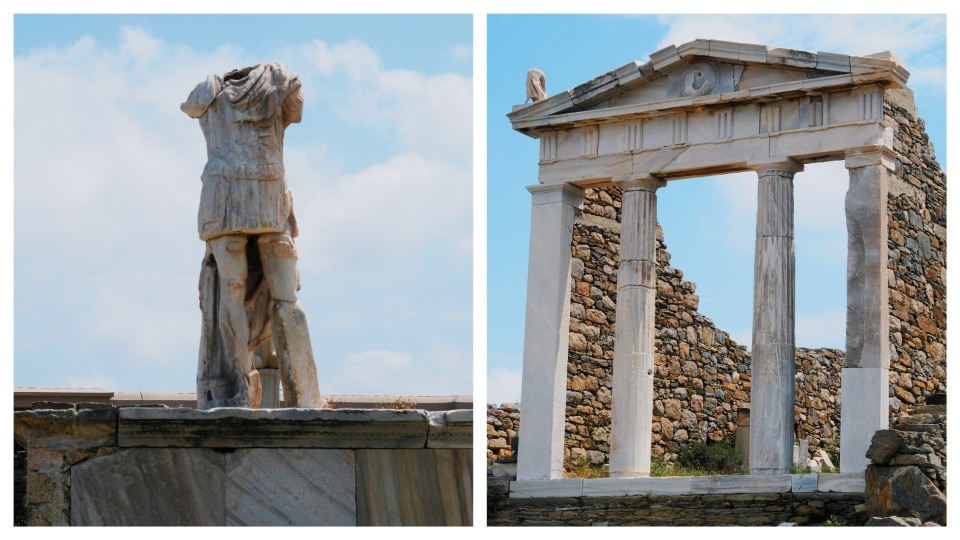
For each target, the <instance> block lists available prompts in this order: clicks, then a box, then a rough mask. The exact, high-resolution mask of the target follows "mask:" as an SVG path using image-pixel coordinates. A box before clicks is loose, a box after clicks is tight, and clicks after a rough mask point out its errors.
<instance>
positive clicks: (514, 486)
mask: <svg viewBox="0 0 960 540" xmlns="http://www.w3.org/2000/svg"><path fill="white" fill-rule="evenodd" d="M583 482H584V479H583V478H559V479H556V480H517V481H516V482H510V497H511V498H513V499H529V498H535V497H582V496H583Z"/></svg>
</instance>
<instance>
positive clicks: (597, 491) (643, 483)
mask: <svg viewBox="0 0 960 540" xmlns="http://www.w3.org/2000/svg"><path fill="white" fill-rule="evenodd" d="M690 479H691V477H689V476H670V477H657V478H588V479H584V481H583V496H584V497H622V496H627V495H683V494H686V493H690Z"/></svg>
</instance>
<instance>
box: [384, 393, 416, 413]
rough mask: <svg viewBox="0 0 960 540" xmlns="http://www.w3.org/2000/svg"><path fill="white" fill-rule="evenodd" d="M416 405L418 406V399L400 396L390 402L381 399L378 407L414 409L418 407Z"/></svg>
mask: <svg viewBox="0 0 960 540" xmlns="http://www.w3.org/2000/svg"><path fill="white" fill-rule="evenodd" d="M416 406H417V402H416V401H414V400H412V399H408V398H405V397H403V396H401V397H398V398H397V399H395V400H393V401H391V402H389V403H384V402H382V401H381V402H380V403H377V408H378V409H398V410H399V409H413V408H416Z"/></svg>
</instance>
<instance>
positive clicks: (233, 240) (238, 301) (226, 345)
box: [207, 235, 260, 407]
mask: <svg viewBox="0 0 960 540" xmlns="http://www.w3.org/2000/svg"><path fill="white" fill-rule="evenodd" d="M207 244H208V245H209V246H210V250H211V251H212V252H213V257H214V259H216V261H217V270H218V273H219V278H220V304H219V326H220V328H219V330H220V338H221V340H222V343H223V352H224V356H225V357H226V358H227V360H228V364H232V365H233V366H235V368H236V372H235V375H234V376H235V377H236V379H237V394H236V395H235V396H233V397H231V398H229V399H228V403H227V405H228V406H233V407H257V406H259V404H260V379H259V376H258V374H257V371H256V369H254V367H253V355H252V354H251V352H250V349H249V347H248V342H249V337H250V336H249V334H250V328H249V323H248V321H247V311H246V307H245V306H244V299H245V297H246V288H247V287H246V282H247V254H246V246H247V238H246V236H243V235H228V236H220V237H217V238H213V239H210V240H207Z"/></svg>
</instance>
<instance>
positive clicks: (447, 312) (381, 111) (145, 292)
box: [12, 15, 473, 395]
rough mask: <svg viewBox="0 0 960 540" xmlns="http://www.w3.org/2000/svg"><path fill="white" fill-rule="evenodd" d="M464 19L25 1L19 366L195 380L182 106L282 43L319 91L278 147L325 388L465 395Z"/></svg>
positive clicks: (157, 387) (156, 383) (194, 259)
mask: <svg viewBox="0 0 960 540" xmlns="http://www.w3.org/2000/svg"><path fill="white" fill-rule="evenodd" d="M472 28H473V26H472V20H471V17H470V16H469V15H448V16H419V15H405V16H396V15H394V16H381V17H376V16H332V15H327V16H323V15H317V16H310V15H297V16H230V15H214V16H191V15H185V16H182V15H159V16H146V15H136V16H101V15H79V16H75V15H71V16H49V15H40V16H25V15H18V16H16V17H15V20H14V65H13V74H14V81H15V82H14V96H13V101H14V106H15V114H14V145H13V148H14V152H13V157H14V185H13V189H12V191H13V199H14V209H15V217H14V238H13V250H14V275H15V280H14V298H15V302H14V308H13V311H14V332H13V337H14V348H13V349H14V350H13V352H14V384H15V386H70V387H102V388H105V389H107V390H113V391H149V392H159V391H180V392H183V391H192V390H193V389H194V387H195V386H194V385H195V382H194V380H195V376H196V362H197V350H198V345H199V333H200V313H199V308H198V304H197V278H198V273H199V268H200V266H199V265H200V260H201V258H202V256H203V253H204V244H203V242H202V241H200V240H199V239H198V238H197V232H196V211H197V204H198V202H199V194H200V181H199V177H200V172H201V170H202V169H203V166H204V163H205V161H206V150H205V143H204V139H203V136H202V133H201V131H200V128H199V124H198V122H197V121H196V120H194V119H191V118H189V117H187V116H186V115H185V114H183V113H182V112H180V110H179V105H180V103H181V102H182V101H183V100H184V99H185V98H186V96H187V94H188V93H189V92H190V90H192V89H193V87H194V86H195V85H196V84H197V83H198V82H200V81H201V80H203V79H205V78H206V76H207V75H208V74H210V73H220V74H222V73H224V72H226V71H228V70H230V69H232V68H236V67H243V66H247V65H252V64H255V63H259V62H265V61H273V60H276V61H280V62H282V63H285V64H287V65H288V66H289V67H290V69H291V70H292V71H294V72H296V73H298V74H299V75H300V77H301V79H302V81H303V93H304V95H305V99H306V105H305V110H304V114H303V122H302V123H301V124H296V125H292V126H291V127H290V128H288V130H287V134H286V145H285V150H286V151H285V161H286V165H287V179H288V183H289V185H290V187H291V189H292V190H293V194H294V205H295V208H296V213H297V218H298V223H299V227H300V231H301V234H300V237H299V238H298V239H297V247H298V251H299V253H300V264H299V270H300V273H301V283H302V290H301V291H300V300H301V302H302V304H303V306H304V309H305V311H306V314H307V319H308V323H309V326H310V334H311V338H312V344H313V348H314V356H315V357H316V359H317V364H318V373H319V378H320V388H321V392H322V393H324V394H404V395H451V394H471V393H472V391H473V390H472V388H473V387H472V366H473V363H472V360H473V354H472V349H473V341H472V339H473V338H472V309H473V307H472V296H471V286H472V268H473V258H472V247H473V242H472V234H473V231H472V222H471V220H472V189H473V175H472V172H473V166H472V149H473V130H472V114H473V112H472V111H473V95H472V88H473V82H472V78H473V51H472V46H473V45H472V44H473V37H472V31H473V30H472ZM410 35H417V36H418V39H416V40H411V39H409V36H410ZM437 290H443V291H445V293H444V294H437V292H436V291H437Z"/></svg>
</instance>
